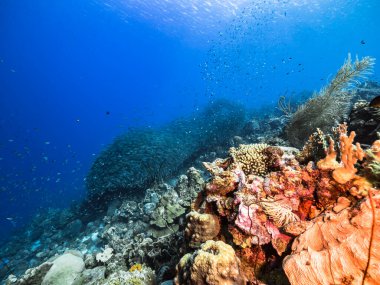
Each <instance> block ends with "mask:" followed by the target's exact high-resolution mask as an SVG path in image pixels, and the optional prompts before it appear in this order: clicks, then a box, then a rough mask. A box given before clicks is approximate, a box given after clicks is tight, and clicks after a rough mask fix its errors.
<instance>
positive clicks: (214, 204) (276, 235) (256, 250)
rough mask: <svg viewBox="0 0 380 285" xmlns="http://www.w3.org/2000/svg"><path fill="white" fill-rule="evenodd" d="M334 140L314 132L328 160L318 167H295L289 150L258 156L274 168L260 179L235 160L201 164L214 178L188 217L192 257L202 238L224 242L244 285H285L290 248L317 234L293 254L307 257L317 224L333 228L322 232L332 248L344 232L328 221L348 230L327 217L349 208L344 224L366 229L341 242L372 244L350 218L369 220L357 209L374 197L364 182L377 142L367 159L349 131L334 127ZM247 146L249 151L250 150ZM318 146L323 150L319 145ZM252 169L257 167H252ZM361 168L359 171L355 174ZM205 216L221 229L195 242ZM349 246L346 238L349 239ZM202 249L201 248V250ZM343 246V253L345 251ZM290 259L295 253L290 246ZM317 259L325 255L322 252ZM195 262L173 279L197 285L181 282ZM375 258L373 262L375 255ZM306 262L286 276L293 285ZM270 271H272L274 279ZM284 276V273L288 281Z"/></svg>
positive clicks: (312, 164) (185, 260)
mask: <svg viewBox="0 0 380 285" xmlns="http://www.w3.org/2000/svg"><path fill="white" fill-rule="evenodd" d="M334 133H335V134H336V137H337V140H336V141H335V140H334V139H333V138H331V137H325V135H324V134H323V132H321V131H320V132H319V133H318V136H319V137H320V138H321V139H322V140H323V141H326V142H327V141H328V143H325V144H324V145H323V146H324V147H325V157H324V158H320V159H319V160H318V161H317V162H314V161H312V160H310V159H312V158H313V155H310V156H309V159H308V160H309V162H307V161H308V160H305V159H303V160H302V161H303V162H305V161H306V162H307V163H306V164H300V162H299V161H298V160H297V159H299V158H300V154H297V153H296V152H294V151H292V150H291V149H287V148H280V147H270V146H266V147H265V148H263V149H262V150H261V152H260V155H261V156H262V157H258V156H256V157H254V158H251V160H258V161H266V163H268V162H271V163H270V165H271V166H272V167H269V168H267V171H266V172H265V173H264V172H261V173H259V172H256V175H255V174H252V171H251V170H247V169H249V168H245V169H246V171H243V170H242V169H241V165H242V164H241V163H239V162H237V159H234V158H233V157H230V158H227V159H217V160H215V161H214V162H212V163H204V166H205V167H206V169H207V170H208V171H209V172H210V174H211V177H210V179H209V181H208V183H207V184H206V186H205V188H204V191H203V192H201V193H200V194H199V195H198V198H197V200H196V201H195V202H194V204H193V211H192V212H191V213H190V214H189V215H188V221H187V222H188V225H187V231H186V236H187V243H188V245H189V247H188V248H187V250H188V251H190V252H191V251H192V250H193V249H194V248H197V247H199V243H200V242H202V241H205V240H206V239H210V240H211V239H212V240H214V241H215V240H216V241H218V240H219V241H224V242H227V243H228V244H230V245H232V248H233V249H234V250H235V254H236V256H237V257H238V258H239V260H240V262H241V266H240V270H241V272H242V273H243V275H242V276H245V278H247V281H249V282H251V283H253V284H259V282H269V284H282V283H283V284H286V282H285V281H283V280H286V277H285V275H284V272H283V271H282V267H281V264H282V260H283V259H284V258H286V256H287V255H288V254H289V253H290V245H291V244H292V242H293V240H294V237H297V236H299V238H301V237H302V236H303V235H306V234H308V232H309V231H311V230H310V229H314V231H313V232H311V233H310V235H307V237H308V238H309V240H308V241H305V243H302V246H300V247H299V248H298V247H297V248H298V249H299V250H304V249H305V248H308V246H307V244H308V243H311V244H313V243H314V244H315V243H317V241H318V239H316V241H312V238H314V239H315V238H316V236H318V237H320V236H321V235H320V233H319V232H317V230H316V229H318V227H325V226H324V225H320V223H326V224H327V223H330V226H331V227H332V228H333V229H330V230H329V229H328V227H327V226H326V227H327V228H326V230H325V233H324V234H325V235H326V239H327V241H326V242H329V244H330V245H331V246H333V244H334V243H333V241H330V240H328V238H333V239H334V240H335V237H336V236H338V234H334V231H341V230H340V228H344V227H345V225H343V224H342V225H340V224H336V223H335V224H334V223H333V220H334V221H338V222H339V223H340V222H341V221H343V222H342V223H349V221H347V222H344V218H343V216H342V218H336V219H333V220H331V219H332V215H329V214H328V213H333V214H334V213H335V212H336V213H338V215H341V214H340V213H343V212H347V211H349V210H348V209H352V211H351V210H350V213H351V214H350V215H348V216H347V217H348V218H349V219H350V222H352V223H354V225H357V226H358V227H359V228H361V227H363V231H362V232H361V233H359V231H358V230H356V229H355V228H354V227H352V228H348V230H347V235H345V236H343V237H342V242H343V240H346V237H347V238H348V236H350V235H355V234H354V232H355V233H356V234H358V237H360V238H362V240H369V239H370V237H371V233H370V231H369V230H368V225H369V224H368V223H367V224H366V226H364V225H360V223H359V220H358V223H355V222H354V221H356V220H355V218H354V217H356V216H357V217H359V216H360V215H359V214H358V213H359V212H360V213H361V215H363V217H366V219H363V222H364V220H366V221H368V220H369V219H368V217H367V215H368V213H370V212H369V211H368V209H364V208H363V207H364V206H362V207H360V205H364V204H363V203H367V204H368V202H365V201H368V200H363V199H365V198H363V197H369V196H368V195H369V194H370V193H371V192H372V191H376V190H374V188H373V184H372V183H371V182H370V181H369V178H370V172H369V171H368V170H369V169H370V168H371V167H369V165H371V163H372V165H373V163H374V161H378V157H377V155H378V153H380V148H379V145H380V143H379V141H375V142H374V144H373V146H372V148H371V149H370V150H368V151H367V153H369V152H370V153H372V156H369V155H366V154H365V152H364V151H363V149H362V148H361V146H360V144H359V143H356V144H355V145H354V138H355V133H354V132H351V133H350V134H349V135H348V134H347V125H345V124H342V125H339V126H338V127H337V128H335V130H334ZM314 146H315V144H314V145H313V144H311V145H310V146H309V151H310V153H312V154H315V153H316V151H315V150H313V147H314ZM252 147H253V148H254V147H255V145H253V146H252ZM318 147H320V146H319V145H318ZM251 150H252V148H250V147H249V146H244V147H242V148H240V149H239V151H240V153H239V157H240V158H242V157H243V158H245V157H250V156H249V155H246V154H245V153H244V151H246V152H250V151H251ZM266 150H270V151H266ZM252 165H257V164H254V163H252ZM359 169H361V170H362V171H360V172H359ZM366 169H367V170H366ZM258 174H260V175H258ZM334 211H335V212H334ZM367 212H368V213H367ZM353 213H356V214H353ZM366 213H367V214H366ZM203 216H204V217H205V220H212V221H215V220H217V221H218V222H219V223H220V230H219V227H218V228H217V230H215V231H212V233H213V234H211V235H207V234H208V232H207V231H205V232H204V233H205V235H204V236H202V235H200V234H199V231H194V228H196V227H195V226H194V224H195V225H197V221H198V219H200V218H199V217H203ZM211 217H212V218H211ZM339 217H340V216H339ZM358 219H359V218H358ZM213 225H214V223H210V222H209V223H207V226H209V227H210V230H212V229H213V228H212V227H213ZM346 228H347V227H346ZM321 238H322V237H321ZM210 240H209V241H210ZM209 241H206V243H207V242H209ZM214 241H213V242H214ZM348 241H349V239H347V242H348ZM210 242H211V241H210ZM300 243H301V242H300ZM321 243H322V242H321ZM200 247H201V248H202V245H201V246H200ZM343 247H344V248H347V246H343ZM294 252H296V249H295V248H294V244H293V253H294ZM313 252H314V251H313ZM374 252H375V251H374ZM321 254H322V255H323V256H326V254H325V253H321ZM358 254H359V253H358ZM196 255H197V251H195V253H188V254H187V255H185V256H184V257H183V260H181V262H180V263H179V265H178V270H179V273H178V274H179V275H177V279H178V280H180V281H179V282H187V283H184V284H197V283H196V282H195V281H194V280H196V279H192V280H190V279H186V278H189V276H190V273H188V274H187V275H185V276H186V277H183V276H182V274H184V272H188V271H189V270H190V269H189V266H190V265H189V264H193V263H194V260H192V259H191V258H190V257H191V256H196ZM375 255H376V254H375ZM339 256H340V258H341V264H343V262H345V260H346V259H349V258H350V257H349V256H344V255H343V252H339ZM313 258H315V260H314V261H313V260H310V262H314V264H315V266H326V263H325V262H324V261H322V263H323V265H318V262H319V261H318V260H317V259H318V256H317V255H316V256H315V257H313ZM326 258H327V257H326ZM373 258H374V259H376V258H378V257H377V256H374V257H373ZM286 260H287V259H286ZM304 261H305V260H304V259H302V261H300V262H299V263H297V264H296V265H294V266H293V268H292V269H291V270H292V272H294V273H289V274H293V275H294V276H293V277H292V278H293V279H292V278H290V282H291V283H292V284H299V283H297V282H296V276H297V273H296V272H297V270H299V269H298V268H297V266H301V265H302V266H304V264H305V263H306V261H305V262H304ZM363 261H364V259H363ZM347 262H348V261H347ZM186 268H187V269H186ZM196 268H198V267H196ZM321 268H322V267H321ZM194 270H195V269H194ZM315 270H317V267H315ZM306 271H307V270H306V269H305V272H306ZM270 272H275V274H273V273H272V274H271V273H270ZM288 272H289V271H287V270H286V271H285V273H287V274H288ZM316 272H317V271H316ZM326 272H327V271H326ZM202 274H203V273H202ZM289 274H288V275H289ZM326 274H327V273H326ZM337 274H338V273H337ZM353 274H354V273H353ZM305 275H307V272H306V273H305ZM181 278H182V279H181ZM203 278H205V277H203ZM310 278H311V277H310ZM342 278H343V277H342ZM347 278H348V277H347ZM343 279H344V278H343ZM343 279H342V280H343ZM181 280H182V281H181ZM281 280H282V281H281ZM321 280H322V279H321ZM347 280H348V279H347ZM271 282H273V283H271ZM321 282H322V281H321ZM329 282H332V281H331V280H330V281H329ZM306 283H307V282H306V281H305V283H304V284H306ZM205 284H209V283H205ZM309 284H330V283H323V282H322V283H318V282H316V283H309ZM334 284H336V283H334Z"/></svg>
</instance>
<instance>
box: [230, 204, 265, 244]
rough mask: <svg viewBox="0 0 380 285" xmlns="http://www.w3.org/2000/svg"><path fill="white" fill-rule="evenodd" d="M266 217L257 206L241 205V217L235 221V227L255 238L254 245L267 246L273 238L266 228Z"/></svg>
mask: <svg viewBox="0 0 380 285" xmlns="http://www.w3.org/2000/svg"><path fill="white" fill-rule="evenodd" d="M265 222H266V216H265V214H264V213H263V212H261V213H260V207H259V206H258V205H256V204H252V205H250V206H246V205H244V204H243V203H241V204H240V205H239V215H238V217H237V218H236V220H235V225H236V226H237V227H238V228H240V229H241V230H243V231H244V232H245V233H247V234H250V235H252V236H253V240H252V243H253V244H260V245H261V244H267V243H269V242H270V239H271V236H270V235H269V233H268V231H267V230H266V228H265V226H264V225H265Z"/></svg>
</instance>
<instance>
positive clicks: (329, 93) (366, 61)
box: [286, 55, 375, 148]
mask: <svg viewBox="0 0 380 285" xmlns="http://www.w3.org/2000/svg"><path fill="white" fill-rule="evenodd" d="M374 61H375V60H374V59H373V58H371V57H364V58H362V59H361V60H359V59H358V58H356V60H355V61H354V62H352V61H351V56H350V55H348V58H347V60H346V61H345V63H344V64H343V66H342V67H341V68H340V69H339V70H338V72H337V74H336V75H335V77H334V78H333V79H332V80H331V82H330V83H329V84H328V85H327V86H326V87H324V88H322V90H321V91H319V93H318V94H314V95H313V97H312V98H310V99H309V100H308V101H307V102H306V103H305V104H303V105H302V106H300V107H299V108H298V109H297V111H296V112H294V113H293V114H291V115H290V120H289V122H288V124H287V126H286V137H287V139H288V140H289V141H290V143H291V144H292V145H293V146H295V147H298V148H301V147H302V146H303V144H304V143H305V140H307V138H308V137H309V136H310V135H311V134H312V133H314V132H315V131H316V130H317V128H319V129H321V130H322V131H323V132H328V131H330V129H331V128H332V127H333V126H335V125H336V124H337V123H342V122H343V121H344V120H346V119H347V118H348V114H349V112H350V107H351V99H352V97H353V96H354V93H353V92H350V90H353V89H354V88H355V87H357V86H358V82H359V80H361V79H363V78H365V76H366V75H368V74H369V73H370V71H371V69H372V67H373V65H374Z"/></svg>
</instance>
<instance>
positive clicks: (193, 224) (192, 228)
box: [185, 211, 220, 248]
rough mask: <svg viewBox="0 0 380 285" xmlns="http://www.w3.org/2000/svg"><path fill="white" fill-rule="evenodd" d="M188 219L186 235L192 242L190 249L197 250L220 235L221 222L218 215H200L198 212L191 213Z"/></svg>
mask: <svg viewBox="0 0 380 285" xmlns="http://www.w3.org/2000/svg"><path fill="white" fill-rule="evenodd" d="M186 217H187V225H186V230H185V234H186V237H187V238H188V239H189V240H190V243H189V245H190V247H193V248H196V247H198V246H199V245H200V244H201V243H203V242H205V241H208V240H212V239H213V238H215V237H216V236H217V235H218V234H219V231H220V222H219V218H218V217H217V216H216V215H211V214H200V213H198V212H196V211H191V212H190V213H188V214H187V215H186Z"/></svg>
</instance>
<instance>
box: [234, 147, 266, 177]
mask: <svg viewBox="0 0 380 285" xmlns="http://www.w3.org/2000/svg"><path fill="white" fill-rule="evenodd" d="M268 146H269V145H267V144H250V145H243V144H242V145H240V146H239V147H238V148H235V147H231V148H230V151H229V152H230V155H231V156H232V158H233V160H234V162H235V163H238V164H240V165H241V168H242V170H243V171H244V173H245V174H246V175H248V174H255V175H264V174H266V173H267V172H268V158H267V156H266V155H265V154H264V150H265V149H266V148H267V147H268Z"/></svg>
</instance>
